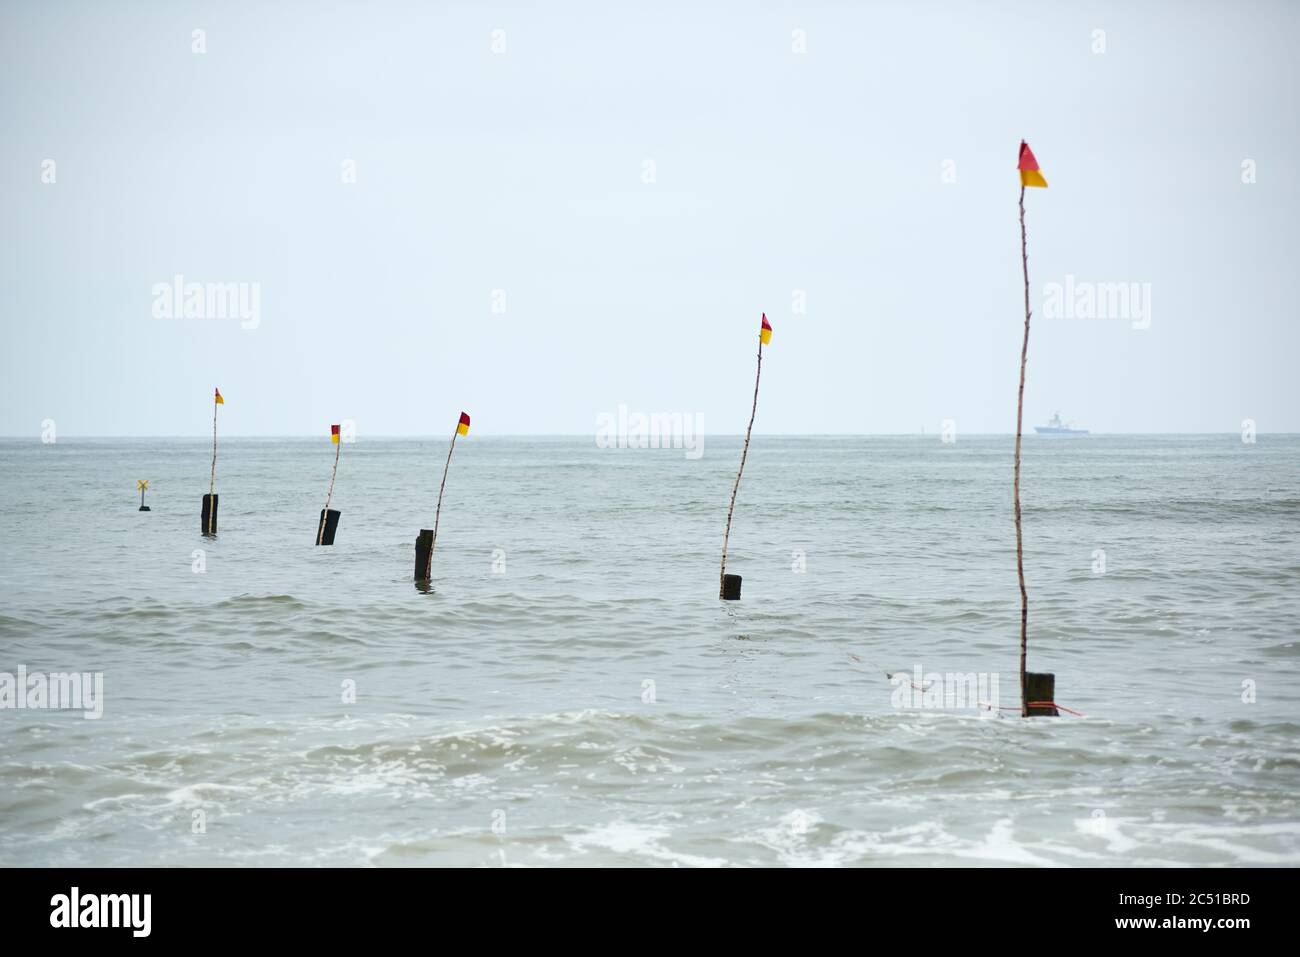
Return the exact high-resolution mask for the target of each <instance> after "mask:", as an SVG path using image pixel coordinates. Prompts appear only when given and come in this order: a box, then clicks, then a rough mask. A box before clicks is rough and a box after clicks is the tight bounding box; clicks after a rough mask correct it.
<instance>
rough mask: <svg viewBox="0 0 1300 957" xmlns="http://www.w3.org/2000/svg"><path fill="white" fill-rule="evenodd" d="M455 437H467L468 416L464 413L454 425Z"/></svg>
mask: <svg viewBox="0 0 1300 957" xmlns="http://www.w3.org/2000/svg"><path fill="white" fill-rule="evenodd" d="M456 434H457V435H469V416H468V415H466V414H465V413H464V412H462V413H461V414H460V421H459V422H458V423H456Z"/></svg>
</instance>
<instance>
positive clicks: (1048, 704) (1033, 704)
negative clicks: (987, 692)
mask: <svg viewBox="0 0 1300 957" xmlns="http://www.w3.org/2000/svg"><path fill="white" fill-rule="evenodd" d="M849 657H850V658H852V659H853V660H854V661H856V662H857V663H858V664H863V665H868V666H871V662H869V661H867V660H866V659H864V658H861V657H859V656H858V655H855V654H853V653H852V652H850V653H849ZM872 667H874V666H872ZM905 673H906V672H895V671H882V674H884V676H885V677H886V678H891V679H892V678H893V676H894V675H895V674H905ZM907 683H908V684H909V685H910V686H911V687H912V690H913V691H919V692H921V693H922V694H924V693H925V692H927V691H929V690H930V689H929V688H928V687H922V686H921V685H918V684H917V683H916V682H915V681H911V680H909V681H908V682H907ZM978 707H981V708H983V709H984V710H986V711H993V710H998V711H1021V710H1023V709H1022V708H1021V707H1020V705H1018V704H1016V705H1010V704H1003V705H991V704H988V703H986V702H983V701H980V702H978ZM1027 707H1030V708H1056V709H1057V710H1058V711H1064V712H1065V713H1066V714H1072V715H1074V716H1075V717H1076V718H1084V717H1087V715H1085V714H1083V713H1082V712H1081V711H1075V710H1074V709H1073V708H1067V707H1066V706H1065V705H1063V704H1057V703H1056V702H1055V701H1030V702H1029V703H1028V705H1027Z"/></svg>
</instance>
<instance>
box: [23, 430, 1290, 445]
mask: <svg viewBox="0 0 1300 957" xmlns="http://www.w3.org/2000/svg"><path fill="white" fill-rule="evenodd" d="M700 434H701V435H702V436H703V437H704V438H741V437H742V436H743V435H744V433H741V432H703V433H700ZM942 434H943V433H942V430H939V429H936V430H935V431H934V432H755V433H754V435H756V436H767V437H768V438H808V439H812V438H902V437H909V436H910V437H915V438H920V437H925V438H931V437H934V436H942ZM1255 434H1256V435H1281V436H1290V435H1300V432H1263V431H1257V432H1256V433H1255ZM594 435H595V433H594V432H494V433H488V434H487V435H477V436H475V438H476V439H589V438H593V437H594ZM959 435H960V436H966V437H975V438H1001V437H1006V438H1014V437H1015V433H1014V432H962V433H959ZM1021 435H1023V436H1029V435H1035V436H1036V435H1038V433H1036V432H1022V433H1021ZM1165 435H1185V436H1195V435H1240V430H1239V429H1235V430H1226V431H1223V432H1192V431H1178V432H1095V431H1092V430H1088V431H1085V432H1080V433H1075V434H1074V435H1073V436H1070V435H1064V436H1062V435H1051V436H1046V437H1049V438H1070V437H1075V438H1078V437H1082V436H1089V437H1091V436H1108V437H1109V436H1165ZM207 437H208V436H207V435H205V434H203V433H197V434H191V435H178V434H171V435H147V434H139V435H109V434H105V435H85V434H82V435H69V436H63V437H60V438H59V439H58V440H56V441H55V442H41V438H40V435H39V434H37V435H35V436H33V435H31V434H26V435H0V441H11V440H13V441H21V440H31V441H35V442H36V443H38V444H41V445H57V444H58V442H59V441H66V440H68V439H97V440H106V439H186V440H188V439H194V440H198V439H206V438H207ZM221 437H222V438H225V439H322V440H324V439H328V438H329V433H324V434H318V433H315V432H312V433H306V432H299V433H267V434H251V435H250V434H237V435H236V434H232V435H225V434H223V435H222V436H221ZM367 438H371V439H445V438H447V436H446V435H443V434H441V433H436V434H435V433H424V434H403V433H394V432H382V433H369V434H368V435H367ZM345 444H347V445H355V444H356V442H355V441H354V442H348V443H345Z"/></svg>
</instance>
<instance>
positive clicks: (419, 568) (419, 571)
mask: <svg viewBox="0 0 1300 957" xmlns="http://www.w3.org/2000/svg"><path fill="white" fill-rule="evenodd" d="M432 552H433V529H431V528H422V529H420V534H419V535H418V536H417V537H416V539H415V580H416V581H418V582H427V581H428V580H429V577H430V576H429V556H430V554H431V553H432Z"/></svg>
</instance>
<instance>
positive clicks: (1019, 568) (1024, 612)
mask: <svg viewBox="0 0 1300 957" xmlns="http://www.w3.org/2000/svg"><path fill="white" fill-rule="evenodd" d="M1020 262H1021V264H1022V265H1023V266H1024V270H1025V340H1024V343H1023V344H1022V345H1021V347H1020V394H1019V397H1018V398H1017V400H1016V478H1015V500H1016V574H1017V575H1018V576H1019V577H1020V716H1021V717H1022V718H1027V717H1029V697H1028V682H1027V680H1026V678H1025V659H1026V653H1027V650H1028V644H1029V639H1028V636H1029V595H1028V593H1027V592H1026V591H1025V550H1024V539H1023V537H1022V535H1021V531H1020V434H1021V428H1022V425H1023V422H1024V415H1025V364H1026V362H1027V361H1028V359H1029V315H1030V313H1029V247H1028V242H1027V240H1026V237H1025V187H1024V186H1023V185H1022V186H1021V187H1020Z"/></svg>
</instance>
